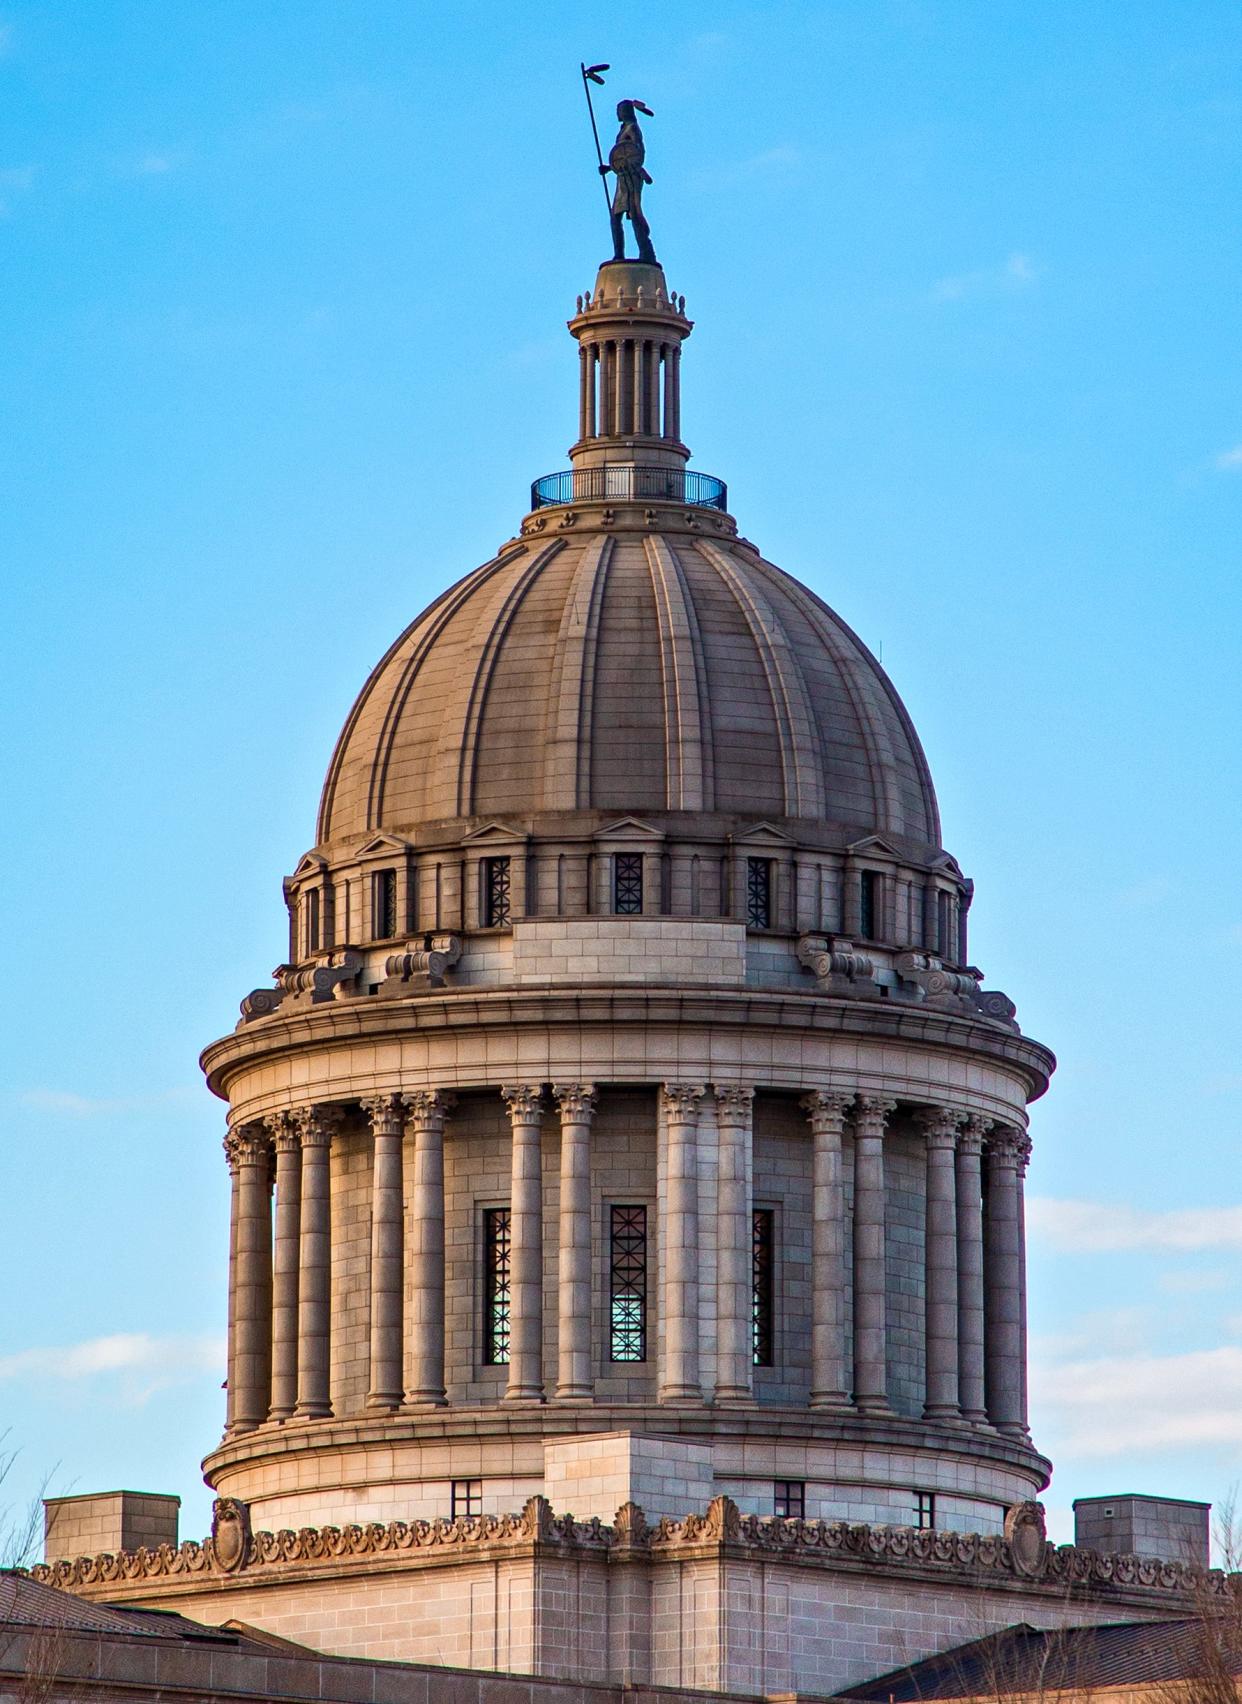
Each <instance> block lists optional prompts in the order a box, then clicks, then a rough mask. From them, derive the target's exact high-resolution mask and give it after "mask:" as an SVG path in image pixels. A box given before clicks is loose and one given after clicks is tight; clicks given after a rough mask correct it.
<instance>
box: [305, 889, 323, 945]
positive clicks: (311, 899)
mask: <svg viewBox="0 0 1242 1704" xmlns="http://www.w3.org/2000/svg"><path fill="white" fill-rule="evenodd" d="M319 904H320V900H319V889H318V888H311V889H309V891H308V892H307V895H306V950H307V952H308V953H317V952H318V951H319V942H320V926H319Z"/></svg>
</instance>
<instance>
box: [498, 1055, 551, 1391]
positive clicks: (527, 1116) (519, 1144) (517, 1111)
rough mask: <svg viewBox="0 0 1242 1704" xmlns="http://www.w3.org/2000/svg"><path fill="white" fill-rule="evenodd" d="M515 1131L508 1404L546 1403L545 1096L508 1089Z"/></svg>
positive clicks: (525, 1087) (526, 1088)
mask: <svg viewBox="0 0 1242 1704" xmlns="http://www.w3.org/2000/svg"><path fill="white" fill-rule="evenodd" d="M500 1092H501V1094H502V1095H503V1096H504V1098H505V1100H506V1102H507V1103H508V1107H509V1122H510V1125H511V1127H512V1130H513V1173H512V1183H511V1186H510V1195H509V1247H510V1253H509V1383H508V1385H507V1387H506V1389H505V1401H506V1402H542V1401H543V1166H542V1153H541V1141H542V1133H543V1132H542V1111H541V1107H540V1099H541V1090H540V1088H539V1086H538V1085H530V1084H522V1085H518V1086H515V1087H510V1088H503V1089H502V1090H501V1091H500Z"/></svg>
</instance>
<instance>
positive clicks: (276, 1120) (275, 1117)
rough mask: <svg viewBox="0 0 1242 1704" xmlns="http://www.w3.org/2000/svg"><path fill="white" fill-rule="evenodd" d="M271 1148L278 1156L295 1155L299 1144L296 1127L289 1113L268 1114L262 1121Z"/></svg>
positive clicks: (299, 1139)
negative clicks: (269, 1138)
mask: <svg viewBox="0 0 1242 1704" xmlns="http://www.w3.org/2000/svg"><path fill="white" fill-rule="evenodd" d="M263 1123H264V1124H265V1125H266V1127H267V1133H268V1135H269V1136H270V1137H271V1139H272V1146H273V1147H274V1148H275V1149H276V1152H277V1153H278V1154H293V1153H296V1152H297V1150H298V1147H299V1145H300V1142H301V1138H300V1136H299V1135H298V1127H297V1125H296V1123H295V1122H294V1119H293V1114H292V1113H290V1112H269V1113H268V1115H267V1117H266V1118H265V1119H264V1120H263Z"/></svg>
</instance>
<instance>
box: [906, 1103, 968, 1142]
mask: <svg viewBox="0 0 1242 1704" xmlns="http://www.w3.org/2000/svg"><path fill="white" fill-rule="evenodd" d="M916 1116H917V1118H918V1121H919V1124H920V1126H921V1127H922V1130H923V1134H924V1136H926V1138H927V1146H928V1147H929V1148H952V1147H953V1146H954V1145H955V1143H956V1141H957V1129H958V1125H959V1124H961V1122H962V1114H961V1113H960V1112H954V1110H953V1108H952V1107H951V1106H925V1107H921V1108H920V1109H919V1111H918V1113H917V1115H916Z"/></svg>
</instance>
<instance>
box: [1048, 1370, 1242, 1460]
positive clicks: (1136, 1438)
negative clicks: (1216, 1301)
mask: <svg viewBox="0 0 1242 1704" xmlns="http://www.w3.org/2000/svg"><path fill="white" fill-rule="evenodd" d="M1031 1390H1032V1397H1033V1401H1034V1404H1035V1406H1036V1408H1037V1410H1038V1411H1039V1413H1040V1415H1041V1416H1042V1423H1041V1424H1040V1437H1041V1440H1044V1441H1046V1442H1047V1443H1048V1444H1050V1445H1051V1444H1053V1442H1054V1438H1053V1437H1052V1436H1050V1435H1049V1434H1055V1447H1056V1448H1057V1449H1058V1450H1059V1451H1060V1452H1061V1453H1062V1454H1063V1455H1069V1454H1073V1455H1077V1456H1095V1457H1102V1456H1124V1455H1131V1454H1134V1453H1136V1452H1138V1451H1140V1450H1152V1449H1176V1448H1186V1447H1193V1446H1203V1445H1229V1446H1242V1346H1237V1345H1233V1344H1227V1345H1222V1346H1221V1347H1220V1348H1217V1349H1203V1350H1197V1351H1192V1352H1191V1353H1188V1354H1184V1355H1154V1354H1136V1355H1101V1356H1095V1357H1091V1358H1082V1359H1073V1360H1065V1361H1060V1362H1057V1363H1048V1362H1045V1361H1042V1360H1040V1359H1039V1358H1033V1359H1032V1365H1031Z"/></svg>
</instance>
